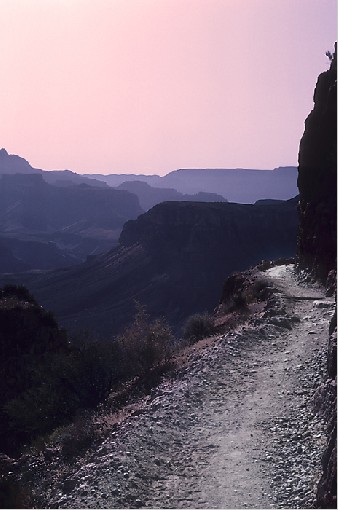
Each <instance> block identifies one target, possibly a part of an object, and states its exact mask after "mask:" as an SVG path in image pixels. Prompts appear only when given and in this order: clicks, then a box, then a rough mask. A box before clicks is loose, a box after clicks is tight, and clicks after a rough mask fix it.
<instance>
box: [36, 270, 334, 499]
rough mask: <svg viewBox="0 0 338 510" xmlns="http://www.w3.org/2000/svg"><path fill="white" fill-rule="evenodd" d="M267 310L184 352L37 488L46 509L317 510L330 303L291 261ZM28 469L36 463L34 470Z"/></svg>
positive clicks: (274, 277)
mask: <svg viewBox="0 0 338 510" xmlns="http://www.w3.org/2000/svg"><path fill="white" fill-rule="evenodd" d="M264 276H265V277H266V278H267V279H268V280H269V281H270V282H271V285H272V286H273V287H275V289H276V291H275V292H274V294H272V296H271V297H270V298H269V299H268V302H267V305H266V307H265V309H264V310H263V311H261V312H260V313H257V314H256V315H254V316H252V317H251V319H250V320H249V321H248V322H247V323H246V324H244V325H242V326H240V327H238V328H237V329H236V330H234V331H232V332H230V333H228V334H225V335H222V336H220V337H217V338H215V339H214V340H213V342H211V343H210V344H208V345H206V346H205V348H204V349H200V350H196V351H195V352H194V351H192V352H191V354H190V355H189V359H188V362H187V364H186V365H185V366H183V367H181V368H180V369H179V370H178V373H176V375H175V377H172V378H170V377H166V378H165V379H164V380H163V381H162V382H161V384H160V385H159V386H158V387H157V388H155V389H154V390H153V391H152V393H151V395H148V396H147V397H145V398H144V399H143V400H141V401H140V402H139V403H138V406H137V408H135V410H134V412H133V413H132V414H129V415H128V416H126V417H125V419H123V420H121V421H120V423H118V424H116V425H115V426H114V427H112V429H111V431H110V433H109V434H108V436H106V437H105V439H104V441H103V442H102V443H101V444H100V445H98V446H96V447H95V449H93V450H90V451H88V452H87V453H86V454H85V455H84V456H83V457H82V458H80V459H78V460H77V461H76V462H75V463H74V464H73V466H72V468H71V469H68V470H67V471H65V472H64V476H61V475H60V474H59V475H58V476H57V475H56V472H57V470H58V469H59V470H60V463H59V460H58V457H57V456H56V457H55V458H53V459H52V461H51V462H50V464H49V466H48V469H46V471H45V472H44V474H43V477H42V479H41V480H40V488H41V487H44V489H43V491H44V504H45V506H46V507H48V508H139V507H147V508H313V504H314V496H315V490H316V484H317V482H318V479H319V476H320V461H321V455H322V452H323V449H324V447H325V444H326V439H325V434H324V423H323V420H322V419H321V418H320V416H319V415H318V414H316V412H315V403H316V398H315V397H316V390H317V388H318V386H319V385H320V383H321V382H322V380H323V377H325V353H326V346H327V339H328V325H329V321H330V318H331V316H332V314H333V309H334V301H333V298H327V297H325V293H324V290H323V289H321V288H320V287H318V286H314V285H310V284H309V283H303V284H302V283H299V282H298V281H297V280H296V278H295V276H294V273H293V266H292V265H281V266H276V267H273V268H271V269H269V270H267V271H265V272H264ZM32 470H34V466H32Z"/></svg>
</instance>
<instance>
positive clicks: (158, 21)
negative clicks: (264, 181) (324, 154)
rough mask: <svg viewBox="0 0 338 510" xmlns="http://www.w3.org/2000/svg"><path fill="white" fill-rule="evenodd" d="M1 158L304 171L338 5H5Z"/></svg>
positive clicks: (300, 0)
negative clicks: (310, 120) (301, 153)
mask: <svg viewBox="0 0 338 510" xmlns="http://www.w3.org/2000/svg"><path fill="white" fill-rule="evenodd" d="M0 19H1V30H0V45H1V51H0V66H1V81H0V91H1V93H0V118H1V125H0V148H1V147H4V148H6V149H7V150H8V152H10V153H13V154H19V155H21V156H23V157H25V158H26V159H28V161H29V162H30V163H31V164H32V165H33V166H35V167H37V168H43V169H50V170H51V169H65V168H68V169H70V170H74V171H77V172H80V173H86V172H87V173H90V172H93V173H94V172H102V173H114V172H115V173H122V172H123V173H124V172H135V173H158V174H165V173H167V172H169V171H171V170H175V169H177V168H212V167H213V168H216V167H219V168H236V167H246V168H262V169H266V168H274V167H276V166H281V165H294V164H297V153H298V145H299V139H300V137H301V135H302V133H303V129H304V119H305V117H306V116H307V115H308V113H309V112H310V110H311V108H312V94H313V89H314V86H315V83H316V79H317V76H318V74H319V73H320V72H322V71H324V70H325V69H327V68H328V59H327V58H326V57H325V51H326V50H328V49H332V47H333V43H334V41H335V40H336V30H337V29H336V19H337V18H336V0H1V1H0Z"/></svg>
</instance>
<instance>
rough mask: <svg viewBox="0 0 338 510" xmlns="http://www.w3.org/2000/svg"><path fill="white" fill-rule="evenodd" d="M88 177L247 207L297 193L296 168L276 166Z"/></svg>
mask: <svg viewBox="0 0 338 510" xmlns="http://www.w3.org/2000/svg"><path fill="white" fill-rule="evenodd" d="M87 175H88V174H87ZM89 175H90V177H93V178H95V179H101V180H103V181H104V182H106V183H107V184H108V185H109V186H114V187H117V186H120V185H121V184H123V183H124V182H130V181H138V182H140V181H142V182H146V183H147V184H148V185H150V186H152V187H155V188H172V189H176V191H178V192H180V193H183V194H189V195H194V194H196V193H199V192H201V191H203V192H205V193H217V194H218V195H222V196H223V198H225V199H227V200H229V201H230V202H237V203H244V204H245V203H248V204H251V203H255V202H257V200H265V199H272V200H289V199H290V198H292V197H294V196H295V195H297V194H298V188H297V167H295V166H285V167H277V168H275V169H273V170H257V169H249V168H208V169H205V168H180V169H178V170H174V171H172V172H169V173H168V174H167V175H165V176H163V177H160V176H158V175H140V174H138V175H137V174H110V175H102V174H89Z"/></svg>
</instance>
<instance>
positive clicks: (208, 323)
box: [183, 313, 215, 343]
mask: <svg viewBox="0 0 338 510" xmlns="http://www.w3.org/2000/svg"><path fill="white" fill-rule="evenodd" d="M214 332H215V326H214V320H213V318H212V317H211V316H210V315H208V314H207V313H203V314H198V313H197V314H194V315H191V316H190V317H189V318H188V319H187V321H186V323H185V326H184V328H183V338H184V339H185V340H188V341H189V342H190V343H194V342H197V341H198V340H201V339H202V338H205V337H207V336H210V335H212V334H213V333H214Z"/></svg>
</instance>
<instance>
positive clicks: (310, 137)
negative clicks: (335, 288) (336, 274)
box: [298, 57, 337, 282]
mask: <svg viewBox="0 0 338 510" xmlns="http://www.w3.org/2000/svg"><path fill="white" fill-rule="evenodd" d="M313 99H314V108H313V110H312V112H311V113H310V115H309V116H308V117H307V119H306V121H305V131H304V134H303V137H302V139H301V142H300V148H299V158H298V159H299V167H298V188H299V193H300V201H299V213H300V230H299V237H298V254H299V262H300V266H301V267H303V268H306V269H310V270H311V272H312V273H313V274H314V275H315V276H316V277H318V278H319V279H320V280H322V281H323V282H325V280H326V278H327V275H328V273H329V271H330V270H331V269H333V268H335V265H336V243H337V236H336V229H337V191H336V186H337V65H336V57H335V58H334V59H333V61H332V63H331V66H330V69H329V70H328V71H326V72H324V73H322V74H321V75H320V76H319V78H318V81H317V85H316V88H315V92H314V98H313Z"/></svg>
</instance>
